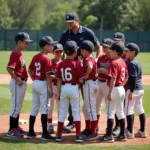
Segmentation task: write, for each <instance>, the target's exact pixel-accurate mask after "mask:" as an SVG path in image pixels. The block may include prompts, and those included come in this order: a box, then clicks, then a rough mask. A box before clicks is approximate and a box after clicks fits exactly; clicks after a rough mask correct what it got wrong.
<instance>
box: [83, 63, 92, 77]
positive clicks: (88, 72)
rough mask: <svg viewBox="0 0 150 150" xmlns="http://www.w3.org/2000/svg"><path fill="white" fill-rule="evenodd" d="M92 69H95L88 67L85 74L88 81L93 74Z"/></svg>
mask: <svg viewBox="0 0 150 150" xmlns="http://www.w3.org/2000/svg"><path fill="white" fill-rule="evenodd" d="M92 69H93V66H92V65H88V66H87V69H86V72H85V79H87V78H88V77H89V74H90V73H91V71H92Z"/></svg>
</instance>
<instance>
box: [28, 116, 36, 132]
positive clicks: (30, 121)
mask: <svg viewBox="0 0 150 150" xmlns="http://www.w3.org/2000/svg"><path fill="white" fill-rule="evenodd" d="M35 120H36V116H31V115H30V118H29V132H31V133H32V132H34V124H35Z"/></svg>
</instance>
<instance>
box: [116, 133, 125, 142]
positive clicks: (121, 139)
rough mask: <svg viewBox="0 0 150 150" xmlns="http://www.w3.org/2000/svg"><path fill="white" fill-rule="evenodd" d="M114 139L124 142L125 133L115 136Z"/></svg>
mask: <svg viewBox="0 0 150 150" xmlns="http://www.w3.org/2000/svg"><path fill="white" fill-rule="evenodd" d="M115 141H122V142H125V141H127V137H126V135H125V134H124V135H119V136H118V137H116V139H115Z"/></svg>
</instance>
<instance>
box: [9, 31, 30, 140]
mask: <svg viewBox="0 0 150 150" xmlns="http://www.w3.org/2000/svg"><path fill="white" fill-rule="evenodd" d="M15 42H16V48H15V49H14V50H13V51H12V53H11V55H10V59H9V62H8V65H7V71H8V73H9V74H10V76H11V80H10V91H11V94H12V96H11V99H12V106H11V111H10V121H9V122H10V124H9V130H8V133H7V136H14V137H23V134H22V133H24V132H23V130H21V129H20V128H19V126H18V124H19V115H20V111H21V108H22V104H23V100H24V96H25V92H26V81H27V78H28V74H27V70H26V65H25V60H24V57H23V55H22V53H21V51H24V50H26V49H27V47H28V45H29V43H30V42H32V40H30V37H29V35H28V34H27V33H25V32H19V33H17V34H16V35H15Z"/></svg>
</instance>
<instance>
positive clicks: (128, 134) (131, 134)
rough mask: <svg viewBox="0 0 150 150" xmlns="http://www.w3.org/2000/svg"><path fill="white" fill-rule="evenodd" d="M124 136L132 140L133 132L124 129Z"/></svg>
mask: <svg viewBox="0 0 150 150" xmlns="http://www.w3.org/2000/svg"><path fill="white" fill-rule="evenodd" d="M125 134H126V137H127V139H134V132H132V133H131V132H130V131H128V129H126V131H125Z"/></svg>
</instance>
